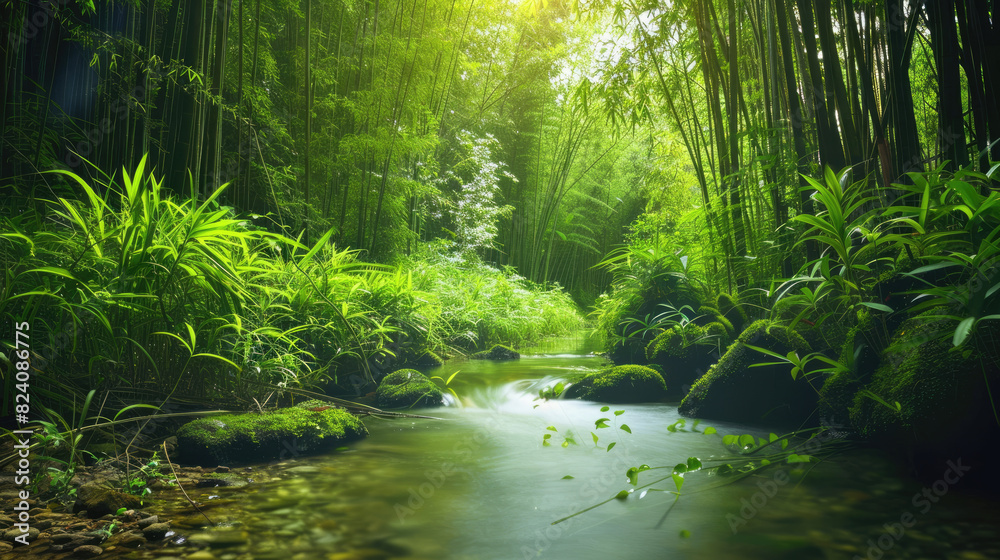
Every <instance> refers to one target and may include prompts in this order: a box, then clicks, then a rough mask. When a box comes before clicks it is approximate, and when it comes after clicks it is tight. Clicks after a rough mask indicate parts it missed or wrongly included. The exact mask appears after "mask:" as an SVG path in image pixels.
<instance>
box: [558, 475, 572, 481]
mask: <svg viewBox="0 0 1000 560" xmlns="http://www.w3.org/2000/svg"><path fill="white" fill-rule="evenodd" d="M572 478H574V476H573V475H571V474H568V475H566V476H564V477H562V479H561V480H570V479H572Z"/></svg>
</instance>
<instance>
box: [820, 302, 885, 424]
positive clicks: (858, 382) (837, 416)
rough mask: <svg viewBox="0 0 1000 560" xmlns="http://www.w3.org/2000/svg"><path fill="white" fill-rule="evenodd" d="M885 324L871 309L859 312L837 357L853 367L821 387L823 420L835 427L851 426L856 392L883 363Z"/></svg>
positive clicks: (839, 360)
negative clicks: (850, 415) (882, 333)
mask: <svg viewBox="0 0 1000 560" xmlns="http://www.w3.org/2000/svg"><path fill="white" fill-rule="evenodd" d="M880 329H881V325H880V324H879V323H878V321H875V320H874V319H873V318H872V316H871V314H870V313H869V312H868V311H867V310H863V311H861V312H859V313H858V322H857V324H855V325H854V326H853V327H851V329H850V330H848V331H847V336H846V337H845V340H844V343H843V345H842V346H841V349H840V356H839V357H838V358H837V361H838V362H840V363H841V364H844V365H845V366H847V367H849V368H850V371H844V372H840V373H837V374H835V375H832V376H830V377H829V378H828V379H827V380H826V381H825V382H824V383H823V387H822V388H821V389H820V391H819V403H818V413H819V420H820V422H821V423H823V424H824V425H827V426H831V427H847V426H848V425H849V423H850V418H849V413H848V409H849V408H850V407H851V405H853V404H854V395H855V394H856V393H857V392H858V390H859V389H861V387H862V385H863V384H864V383H866V382H867V380H868V379H869V378H871V375H872V374H873V373H874V372H875V369H876V368H877V367H878V363H879V354H880V353H881V350H882V349H881V348H880V346H884V344H885V343H884V342H879V340H880V339H883V338H885V337H884V336H881V337H880V336H879V334H878V333H879V332H880Z"/></svg>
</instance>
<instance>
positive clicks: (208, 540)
mask: <svg viewBox="0 0 1000 560" xmlns="http://www.w3.org/2000/svg"><path fill="white" fill-rule="evenodd" d="M597 350H598V348H597V347H595V346H594V345H593V344H592V343H591V342H589V341H588V340H586V339H583V338H578V339H559V340H555V341H550V342H549V343H547V345H544V346H540V347H537V348H534V349H531V350H529V351H528V352H527V353H525V354H524V355H523V356H522V358H521V359H520V360H518V361H514V362H501V363H494V362H485V361H483V362H479V361H470V362H462V363H455V364H447V365H445V366H442V367H440V368H437V369H436V370H432V371H429V372H428V375H438V376H441V377H442V378H444V379H447V378H448V376H450V375H451V374H452V373H454V372H455V371H456V370H457V371H458V372H459V373H458V374H457V375H456V376H455V378H454V380H453V381H452V382H451V385H450V386H451V387H452V388H454V390H455V391H456V393H457V394H458V395H459V397H460V403H452V404H451V406H447V407H443V408H438V409H425V410H421V411H418V412H420V413H422V414H428V415H432V416H436V417H438V418H440V419H439V420H424V419H396V420H383V419H372V418H366V419H365V420H364V421H365V424H366V425H367V426H368V428H369V430H370V432H371V435H370V437H369V438H367V439H366V440H363V441H360V442H357V443H354V444H351V445H350V446H349V447H348V448H346V449H344V450H341V451H338V452H336V453H333V454H330V455H325V456H317V457H301V458H289V459H287V460H284V461H282V462H277V463H272V464H268V465H259V466H254V467H251V468H250V469H244V468H239V469H234V472H239V473H240V474H243V475H245V476H246V477H248V478H251V479H253V483H252V484H250V485H248V486H245V487H243V488H213V489H194V490H193V492H191V494H192V498H194V499H195V500H197V501H199V502H201V503H203V504H206V505H205V506H204V508H203V509H204V510H205V512H206V513H207V514H208V515H209V516H211V517H212V518H213V519H214V520H215V521H216V522H217V523H218V524H219V526H218V527H216V528H212V529H209V528H207V526H206V524H205V519H204V518H203V517H201V516H200V515H198V514H197V513H192V511H191V509H190V507H189V506H188V505H187V504H186V503H184V502H178V503H173V504H162V505H159V506H156V509H158V511H160V512H161V513H163V514H165V515H166V516H167V517H168V518H170V519H171V520H172V521H173V528H174V529H175V530H176V531H177V533H178V534H179V535H182V536H183V538H181V539H179V540H180V541H182V544H181V545H180V546H168V547H166V548H162V549H156V550H153V549H149V550H142V549H140V550H138V551H134V552H130V553H129V554H128V555H127V557H133V558H164V557H166V556H176V557H182V556H184V555H186V554H188V553H190V552H191V551H192V550H193V549H192V548H191V547H190V546H189V545H191V544H196V545H198V546H199V547H202V548H204V549H205V550H202V551H200V552H198V553H196V555H195V558H198V557H200V558H204V559H208V558H211V557H215V558H218V559H219V560H236V559H243V558H253V559H262V560H267V559H274V560H278V559H281V560H311V559H326V560H354V559H356V560H378V559H388V558H401V559H410V560H431V559H449V560H494V559H495V560H501V559H503V560H512V559H522V558H523V559H530V558H551V559H566V560H569V559H574V560H575V559H581V560H589V559H595V560H596V559H600V560H608V559H619V560H631V559H647V560H648V559H656V558H691V559H702V558H704V559H713V560H726V559H748V558H749V559H757V558H761V559H763V558H768V559H774V558H824V559H835V558H836V559H839V558H844V559H851V558H855V557H857V558H872V559H877V558H948V559H964V560H974V559H986V558H1000V537H998V536H997V535H996V534H995V533H996V532H997V531H996V529H997V528H998V527H1000V513H998V511H997V509H998V508H997V507H996V505H995V502H991V501H987V500H984V499H981V498H979V497H978V496H975V495H968V494H965V493H962V492H961V490H960V488H955V489H950V488H946V491H947V493H946V494H945V495H943V496H942V497H940V498H938V500H937V501H936V503H931V502H930V501H928V500H924V499H922V498H921V497H920V495H919V492H921V490H922V488H923V487H922V485H920V484H919V483H917V482H916V481H913V480H909V479H907V478H905V477H903V476H901V475H900V473H898V472H897V470H896V467H894V466H892V465H891V464H890V463H888V462H886V461H885V460H884V459H881V458H880V457H878V456H876V455H874V454H872V453H871V452H862V451H853V452H849V453H846V454H844V455H841V456H838V457H837V458H836V459H834V460H832V461H828V462H824V463H821V464H819V465H818V466H815V468H814V469H813V470H812V471H811V472H810V473H809V475H808V476H807V477H806V478H805V479H804V481H802V482H801V483H800V480H801V477H800V476H799V475H798V473H797V472H794V471H792V470H790V469H789V468H787V467H784V468H776V469H772V470H773V471H774V473H773V474H767V475H765V476H762V477H756V478H754V477H751V478H749V479H746V480H741V481H739V482H737V483H734V484H728V485H719V483H720V482H723V480H722V477H718V476H709V475H708V473H707V472H696V473H689V474H688V475H687V477H686V479H685V484H684V486H683V488H682V490H683V495H682V496H681V498H680V499H679V500H678V501H677V502H676V504H674V495H673V494H671V493H668V492H666V491H656V490H653V491H649V492H647V493H645V494H644V493H643V491H642V490H637V491H636V492H634V493H633V494H632V495H630V496H629V497H628V498H627V499H624V500H611V501H610V502H609V503H607V504H605V505H602V506H601V507H598V508H595V509H593V510H590V511H587V512H585V513H582V514H580V515H578V516H576V517H573V518H571V519H569V520H567V521H565V522H563V523H560V524H557V525H552V522H553V521H555V520H557V519H560V518H563V517H565V516H568V515H571V514H573V513H576V512H579V511H581V510H584V509H585V508H588V507H590V506H592V505H594V504H597V503H599V502H602V501H604V500H606V499H608V498H610V497H612V496H614V495H615V494H616V493H618V492H619V491H620V490H623V489H626V488H629V487H630V486H629V484H628V483H627V479H626V476H625V471H626V469H628V468H629V467H632V466H638V465H641V464H644V463H645V464H648V465H651V466H654V467H656V466H672V465H675V464H677V463H680V462H684V461H686V460H687V458H688V457H691V456H696V457H699V458H700V459H701V460H702V461H703V462H707V461H708V460H710V459H711V458H712V457H713V456H714V457H719V456H722V455H725V454H726V453H727V452H726V450H725V449H724V448H723V446H722V444H721V437H722V436H723V435H724V434H730V433H735V434H742V433H751V434H755V435H758V436H764V437H767V432H766V431H761V430H756V429H754V428H752V427H749V426H740V425H735V424H728V423H723V422H711V421H705V422H702V423H701V424H700V425H698V426H697V431H683V430H678V431H677V432H671V431H668V429H667V427H668V426H670V425H671V424H673V423H674V422H675V421H677V420H678V419H680V418H681V417H680V416H679V415H678V413H677V407H676V405H668V404H642V405H618V406H612V408H611V410H610V411H608V412H602V411H601V407H602V404H601V403H594V402H584V401H563V400H551V401H542V400H535V397H536V396H537V393H538V391H539V389H542V388H544V387H546V386H551V385H554V384H555V383H557V382H558V381H560V380H563V379H566V377H567V376H568V375H571V374H574V373H580V372H585V371H590V370H593V369H596V368H598V367H599V366H600V365H601V363H602V358H600V357H599V356H597V355H595V354H594V353H593V352H595V351H597ZM616 410H624V412H623V413H622V414H620V415H618V416H615V415H614V411H616ZM600 418H608V419H609V420H608V425H609V427H608V428H602V429H597V428H595V421H597V420H598V419H600ZM623 424H624V425H627V426H628V428H629V429H630V430H631V433H628V432H627V431H626V430H625V429H622V428H621V426H622V425H623ZM692 425H693V422H692V420H691V419H687V421H686V425H685V429H690V428H691V427H692ZM550 426H551V427H552V428H554V429H555V431H553V430H552V429H547V428H549V427H550ZM707 426H711V427H714V428H715V429H716V430H718V434H710V435H705V434H703V433H701V430H703V429H704V428H705V427H707ZM592 433H595V434H597V436H598V437H599V440H598V442H597V444H595V443H594V441H593V436H592ZM545 434H550V438H549V439H548V440H547V441H549V442H550V443H551V444H550V445H547V446H545V445H543V437H544V435H545ZM566 437H569V438H570V439H571V440H572V441H573V442H575V444H573V443H570V442H567V445H566V447H563V445H562V444H563V442H564V441H565V438H566ZM612 442H614V443H615V445H614V446H613V448H612V449H611V450H610V451H608V450H607V447H608V444H610V443H612ZM654 473H662V474H659V475H656V474H654ZM669 473H670V471H669V469H666V470H652V471H649V472H644V473H642V474H640V478H639V485H640V486H642V485H644V484H647V483H649V482H653V481H654V480H657V479H658V478H662V477H664V476H667V475H669ZM569 477H572V478H569ZM782 480H784V482H782ZM710 486H718V487H717V488H713V489H710V490H706V489H707V488H708V487H710ZM652 488H655V489H658V490H674V489H675V486H674V482H673V481H672V480H671V479H670V478H667V479H666V480H664V481H662V482H660V483H658V484H654V485H653V486H652ZM915 496H916V497H917V498H920V499H915ZM935 497H936V496H935ZM671 504H674V505H673V506H672V505H671ZM907 514H909V515H910V516H911V517H905V515H907ZM901 519H903V520H904V521H906V522H910V521H912V523H911V524H910V526H909V527H903V525H902V524H900V521H901ZM887 524H888V525H887ZM897 525H898V528H897ZM880 547H881V548H880ZM209 552H210V553H211V554H208V553H209Z"/></svg>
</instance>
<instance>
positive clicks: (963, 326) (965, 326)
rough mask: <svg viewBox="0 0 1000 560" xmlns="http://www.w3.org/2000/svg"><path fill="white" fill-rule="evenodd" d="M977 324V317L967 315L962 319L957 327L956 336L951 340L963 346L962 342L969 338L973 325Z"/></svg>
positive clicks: (954, 343) (955, 344) (953, 343)
mask: <svg viewBox="0 0 1000 560" xmlns="http://www.w3.org/2000/svg"><path fill="white" fill-rule="evenodd" d="M975 324H976V318H975V317H966V318H965V319H962V322H960V323H959V324H958V326H957V327H955V336H954V337H953V338H952V341H951V343H952V345H954V346H961V345H962V343H964V342H965V340H966V339H967V338H969V334H970V333H971V332H972V327H973V326H975Z"/></svg>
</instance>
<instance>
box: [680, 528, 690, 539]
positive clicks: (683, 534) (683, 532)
mask: <svg viewBox="0 0 1000 560" xmlns="http://www.w3.org/2000/svg"><path fill="white" fill-rule="evenodd" d="M680 536H681V538H682V539H686V538H688V537H690V536H691V531H688V530H687V529H681V533H680Z"/></svg>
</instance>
